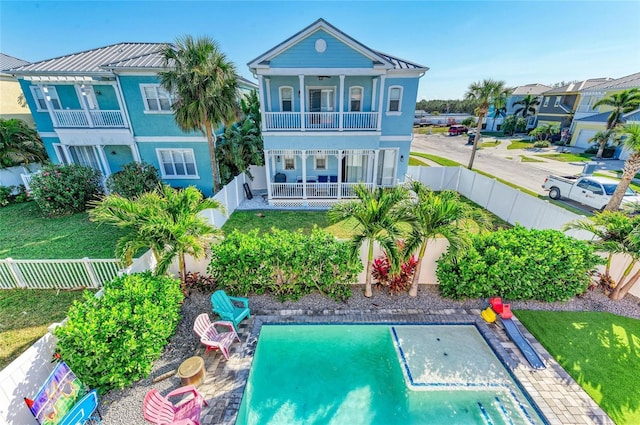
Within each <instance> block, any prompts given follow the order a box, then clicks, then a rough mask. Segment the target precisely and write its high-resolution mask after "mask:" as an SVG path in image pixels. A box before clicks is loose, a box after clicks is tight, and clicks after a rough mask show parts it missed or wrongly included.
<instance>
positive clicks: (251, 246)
mask: <svg viewBox="0 0 640 425" xmlns="http://www.w3.org/2000/svg"><path fill="white" fill-rule="evenodd" d="M350 255H351V253H350V251H349V246H348V245H347V244H346V243H343V242H339V241H337V240H336V239H335V238H334V237H333V236H332V235H330V234H328V233H326V232H324V231H322V230H321V229H318V228H314V229H313V231H312V232H311V234H310V235H305V234H303V233H302V232H301V231H298V232H289V231H286V230H278V229H271V231H270V232H268V233H265V234H262V235H258V231H257V230H254V231H252V232H249V233H240V232H238V231H237V230H236V231H234V232H233V233H231V234H230V235H228V236H227V237H226V238H225V239H224V240H223V241H222V242H221V243H220V244H218V245H213V246H212V247H211V264H210V265H209V273H210V274H211V276H213V277H214V279H215V281H216V284H217V285H218V287H220V288H222V289H225V290H228V291H229V292H231V293H233V294H236V295H245V296H246V295H248V294H250V293H256V294H264V293H269V294H272V295H274V296H275V297H276V298H277V299H279V300H281V301H284V300H297V299H299V298H300V297H302V296H304V295H306V294H310V293H312V292H315V291H317V292H320V293H322V294H325V295H328V296H329V297H331V298H333V299H335V300H340V301H343V300H346V299H347V298H349V297H350V296H351V285H349V284H350V283H354V282H355V281H356V279H357V276H358V273H359V272H360V271H361V270H362V264H361V263H360V262H355V263H352V262H351V261H349V260H350V259H351V258H350Z"/></svg>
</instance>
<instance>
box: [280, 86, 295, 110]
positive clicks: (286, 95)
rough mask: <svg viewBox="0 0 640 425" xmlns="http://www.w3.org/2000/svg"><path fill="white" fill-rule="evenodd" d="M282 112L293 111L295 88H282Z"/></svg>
mask: <svg viewBox="0 0 640 425" xmlns="http://www.w3.org/2000/svg"><path fill="white" fill-rule="evenodd" d="M280 111H281V112H291V111H293V87H280Z"/></svg>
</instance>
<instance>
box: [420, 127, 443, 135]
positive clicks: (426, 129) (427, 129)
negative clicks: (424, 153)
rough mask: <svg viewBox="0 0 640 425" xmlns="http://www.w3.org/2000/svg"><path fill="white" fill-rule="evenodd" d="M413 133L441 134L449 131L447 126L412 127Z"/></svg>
mask: <svg viewBox="0 0 640 425" xmlns="http://www.w3.org/2000/svg"><path fill="white" fill-rule="evenodd" d="M413 132H414V133H415V134H443V133H449V127H433V126H432V127H414V128H413Z"/></svg>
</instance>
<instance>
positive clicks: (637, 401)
mask: <svg viewBox="0 0 640 425" xmlns="http://www.w3.org/2000/svg"><path fill="white" fill-rule="evenodd" d="M516 313H517V315H518V318H519V319H520V320H521V321H522V323H523V324H524V325H525V326H526V327H527V329H529V331H530V332H531V333H532V334H533V335H534V336H535V337H536V338H537V339H538V341H540V343H542V345H544V347H545V348H546V349H547V350H548V351H549V353H550V354H551V355H552V356H553V357H554V358H555V359H556V360H557V361H558V363H560V365H561V366H562V367H563V368H564V369H565V370H566V371H567V372H568V373H569V374H570V375H571V376H572V377H573V378H574V379H575V380H576V381H577V382H578V384H580V386H581V387H582V388H584V390H585V391H586V392H587V393H588V394H589V395H590V396H591V397H592V398H593V399H594V400H595V401H596V403H598V405H600V407H602V409H603V410H604V411H605V412H607V414H608V415H609V416H610V417H611V418H612V419H613V420H614V421H615V422H616V423H617V424H639V423H640V385H638V382H640V320H637V319H630V318H627V317H621V316H616V315H614V314H610V313H601V312H548V311H529V310H523V311H517V312H516Z"/></svg>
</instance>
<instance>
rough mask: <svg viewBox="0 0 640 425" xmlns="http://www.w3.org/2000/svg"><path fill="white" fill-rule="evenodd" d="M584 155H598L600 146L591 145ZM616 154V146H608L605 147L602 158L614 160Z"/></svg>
mask: <svg viewBox="0 0 640 425" xmlns="http://www.w3.org/2000/svg"><path fill="white" fill-rule="evenodd" d="M584 153H592V154H596V153H598V145H597V144H595V145H591V146H589V147H588V148H587V149H585V150H584ZM615 153H616V147H615V146H611V145H606V146H605V147H604V150H603V151H602V157H603V158H613V155H615Z"/></svg>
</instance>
